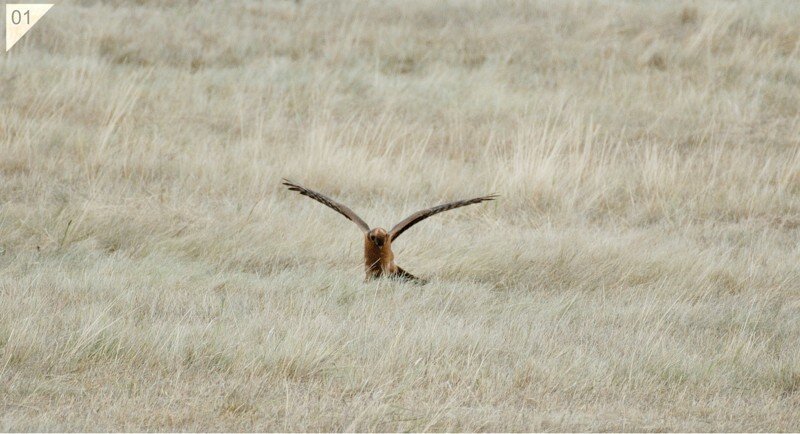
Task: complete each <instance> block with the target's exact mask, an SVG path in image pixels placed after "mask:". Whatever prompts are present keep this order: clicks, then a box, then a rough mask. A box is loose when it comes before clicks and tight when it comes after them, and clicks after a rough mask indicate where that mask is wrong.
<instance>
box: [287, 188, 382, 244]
mask: <svg viewBox="0 0 800 434" xmlns="http://www.w3.org/2000/svg"><path fill="white" fill-rule="evenodd" d="M281 184H283V185H285V186H287V187H289V190H291V191H296V192H298V193H300V194H302V195H303V196H306V197H310V198H311V199H314V200H316V201H317V202H319V203H321V204H323V205H325V206H327V207H329V208H331V209H333V210H334V211H336V212H338V213H339V214H341V215H343V216H345V218H347V219H348V220H350V221H351V222H353V223H355V224H356V225H358V227H359V228H361V230H362V231H363V232H364V233H367V232H369V225H368V224H367V222H365V221H364V220H362V219H361V217H359V216H358V215H357V214H356V213H354V212H353V210H351V209H350V208H348V207H346V206H344V205H342V204H340V203H339V202H336V201H335V200H333V199H331V198H329V197H328V196H325V195H324V194H322V193H317V192H316V191H314V190H309V189H307V188H305V187H303V186H300V185H297V184H295V183H293V182H292V181H289V180H288V179H285V178H284V179H283V182H282V183H281Z"/></svg>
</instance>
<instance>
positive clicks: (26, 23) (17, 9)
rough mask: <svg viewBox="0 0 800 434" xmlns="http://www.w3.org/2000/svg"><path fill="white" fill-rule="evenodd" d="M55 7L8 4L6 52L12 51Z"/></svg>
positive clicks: (49, 5) (48, 5)
mask: <svg viewBox="0 0 800 434" xmlns="http://www.w3.org/2000/svg"><path fill="white" fill-rule="evenodd" d="M52 7H53V4H52V3H50V4H44V3H38V4H37V3H34V4H11V3H9V4H7V5H6V51H8V50H10V49H11V47H13V46H14V44H16V43H17V41H19V40H20V39H22V37H23V36H25V34H26V33H28V30H30V29H32V28H33V26H35V25H36V23H37V22H39V20H40V19H41V18H42V17H43V16H44V14H46V13H47V11H49V10H50V8H52Z"/></svg>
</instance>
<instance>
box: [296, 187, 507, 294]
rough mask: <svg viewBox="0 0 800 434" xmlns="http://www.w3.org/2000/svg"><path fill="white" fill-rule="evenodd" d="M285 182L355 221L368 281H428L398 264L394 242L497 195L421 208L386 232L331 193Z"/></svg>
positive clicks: (304, 194)
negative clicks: (433, 220) (413, 228)
mask: <svg viewBox="0 0 800 434" xmlns="http://www.w3.org/2000/svg"><path fill="white" fill-rule="evenodd" d="M282 184H283V185H285V186H287V187H289V190H291V191H296V192H298V193H300V194H302V195H303V196H306V197H310V198H311V199H314V200H316V201H317V202H320V203H322V204H323V205H326V206H328V207H329V208H332V209H333V210H334V211H336V212H338V213H339V214H341V215H343V216H344V217H345V218H347V219H348V220H350V221H351V222H353V223H355V224H356V225H357V226H358V227H359V228H360V229H361V232H363V233H364V266H365V268H366V272H367V278H366V280H372V279H376V278H378V277H381V276H388V277H397V278H401V279H404V280H412V281H415V282H419V283H425V281H424V280H422V279H420V278H418V277H416V276H414V275H413V274H411V273H409V272H408V271H406V270H403V269H402V268H400V267H398V266H397V264H395V263H394V253H392V242H393V241H394V240H396V239H397V237H399V236H400V234H402V233H403V232H405V231H406V230H407V229H408V228H410V227H411V226H414V225H415V224H417V223H419V222H421V221H422V220H425V219H426V218H428V217H430V216H432V215H434V214H438V213H440V212H443V211H447V210H451V209H455V208H459V207H462V206H467V205H472V204H474V203H481V202H484V201H487V200H493V199H494V198H496V197H497V195H495V194H490V195H488V196H481V197H476V198H474V199H467V200H459V201H455V202H449V203H446V204H443V205H439V206H435V207H433V208H428V209H424V210H422V211H417V212H415V213H414V214H411V215H410V216H408V217H406V218H405V219H404V220H403V221H401V222H400V223H398V224H396V225H394V227H393V228H392V229H391V230H389V231H386V229H383V228H373V229H370V228H369V225H368V224H367V223H366V222H365V221H364V220H362V219H361V217H359V216H358V215H356V213H354V212H353V210H351V209H350V208H348V207H346V206H344V205H342V204H340V203H339V202H336V201H334V200H333V199H331V198H329V197H328V196H325V195H323V194H322V193H317V192H316V191H313V190H309V189H307V188H305V187H303V186H300V185H298V184H295V183H293V182H291V181H289V180H287V179H284V180H283V183H282Z"/></svg>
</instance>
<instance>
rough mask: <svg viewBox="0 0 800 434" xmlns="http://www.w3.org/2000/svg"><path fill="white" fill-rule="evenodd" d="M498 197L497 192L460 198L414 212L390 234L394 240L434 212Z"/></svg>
mask: <svg viewBox="0 0 800 434" xmlns="http://www.w3.org/2000/svg"><path fill="white" fill-rule="evenodd" d="M496 197H497V195H496V194H490V195H488V196H482V197H476V198H474V199H467V200H459V201H457V202H450V203H446V204H444V205H439V206H435V207H433V208H428V209H424V210H422V211H417V212H415V213H414V214H411V215H410V216H408V217H406V219H405V220H403V221H401V222H400V223H398V224H396V225H394V227H393V228H392V230H391V231H389V236H390V237H392V241H394V239H395V238H397V237H399V236H400V234H402V233H403V232H405V230H406V229H408V228H410V227H411V226H414V225H415V224H417V223H419V222H421V221H423V220H425V219H426V218H428V217H430V216H432V215H434V214H439V213H440V212H444V211H447V210H451V209H455V208H460V207H462V206H467V205H472V204H474V203H481V202H485V201H487V200H493V199H494V198H496Z"/></svg>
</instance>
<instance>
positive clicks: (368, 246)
mask: <svg viewBox="0 0 800 434" xmlns="http://www.w3.org/2000/svg"><path fill="white" fill-rule="evenodd" d="M375 232H378V233H381V232H382V233H383V234H387V232H386V230H385V229H383V228H375V229H373V230H371V231H370V232H369V233H367V234H365V235H364V267H365V269H366V272H367V279H375V278H377V277H381V276H383V275H386V276H392V275H395V274H397V268H398V267H397V264H395V263H394V252H392V240H390V239H389V237H388V236H387V237H386V240H385V241H384V242H383V243H382V245H380V246H379V245H377V244H376V243H375V242H374V241H373V240H374V239H375V234H374V233H375ZM370 235H372V236H370Z"/></svg>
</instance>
